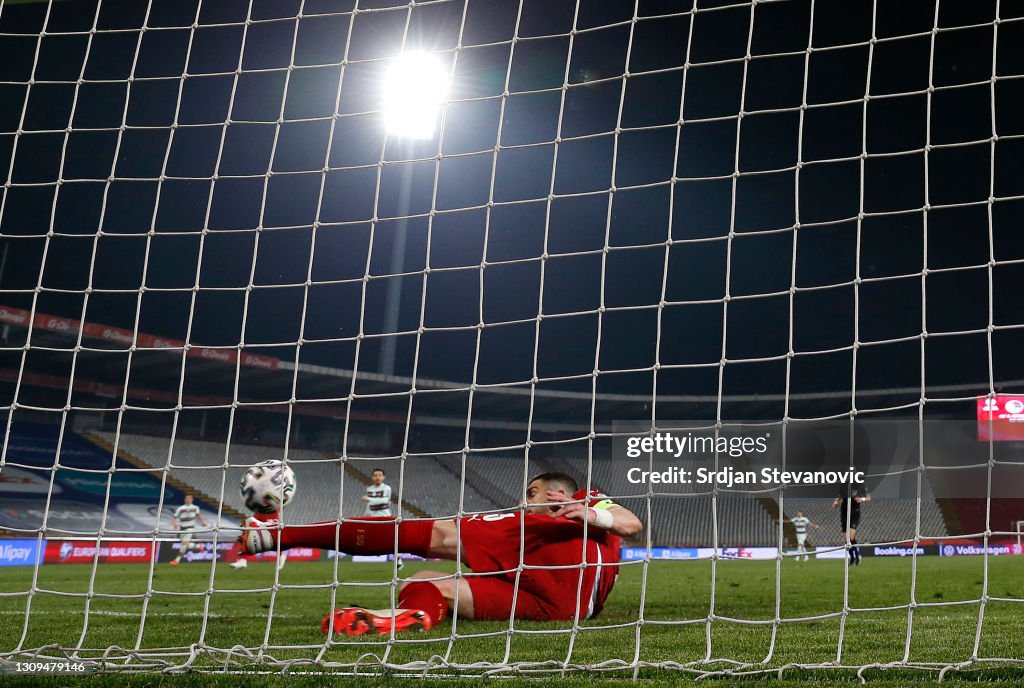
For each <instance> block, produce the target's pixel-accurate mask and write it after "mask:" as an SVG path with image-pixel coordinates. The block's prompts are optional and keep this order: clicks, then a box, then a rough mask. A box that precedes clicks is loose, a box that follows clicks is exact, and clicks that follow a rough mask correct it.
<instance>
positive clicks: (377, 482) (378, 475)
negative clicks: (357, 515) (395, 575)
mask: <svg viewBox="0 0 1024 688" xmlns="http://www.w3.org/2000/svg"><path fill="white" fill-rule="evenodd" d="M386 477H387V474H386V473H385V472H384V469H383V468H374V469H373V472H372V473H371V474H370V480H371V481H372V482H371V483H370V484H369V485H367V486H366V494H364V495H363V501H364V502H366V511H365V513H364V514H363V515H364V516H393V515H394V514H392V513H391V486H390V485H388V484H387V483H386V482H384V479H385V478H386ZM389 558H390V557H389ZM402 566H404V564H403V563H402V560H401V559H399V560H398V568H402Z"/></svg>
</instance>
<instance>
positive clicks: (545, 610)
mask: <svg viewBox="0 0 1024 688" xmlns="http://www.w3.org/2000/svg"><path fill="white" fill-rule="evenodd" d="M514 581H515V574H508V575H496V576H487V575H484V576H473V575H468V576H466V582H467V583H469V588H470V590H472V591H473V618H474V619H476V620H480V621H483V620H486V621H501V620H507V619H508V618H509V616H510V615H511V612H512V600H513V597H515V605H516V613H515V618H517V619H525V620H527V621H571V620H572V619H574V618H575V617H576V605H575V604H574V598H575V597H576V591H577V587H576V586H575V585H572V586H564V585H557V586H556V585H552V586H547V588H545V587H544V586H538V585H537V581H531V580H523V579H520V585H519V594H518V595H516V594H515V588H516V586H515V582H514ZM577 581H578V578H577ZM593 585H594V576H593V574H590V575H587V576H586V578H585V579H584V581H583V590H582V591H581V592H582V595H581V597H582V598H583V599H584V600H587V598H588V597H589V596H590V593H591V591H592V590H593ZM534 588H537V589H536V590H535V589H534ZM587 616H588V609H587V606H586V604H584V606H583V609H581V610H580V612H579V618H580V619H586V618H587Z"/></svg>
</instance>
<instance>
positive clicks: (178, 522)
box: [171, 494, 206, 566]
mask: <svg viewBox="0 0 1024 688" xmlns="http://www.w3.org/2000/svg"><path fill="white" fill-rule="evenodd" d="M196 521H199V524H200V525H202V526H203V528H205V527H206V521H204V520H203V515H202V514H200V513H199V507H198V506H196V505H195V504H193V503H192V495H189V494H187V495H185V503H184V504H182V505H181V506H179V507H178V508H177V509H175V510H174V518H173V519H172V524H173V527H174V530H177V531H178V538H179V539H180V540H181V548H180V549H179V550H178V556H177V557H175V558H174V559H172V560H171V566H177V565H178V564H179V563H181V559H182V557H184V556H185V552H188V551H189V550H193V549H195V548H196V546H195V544H194V543H193V542H192V531H194V530H195V527H196Z"/></svg>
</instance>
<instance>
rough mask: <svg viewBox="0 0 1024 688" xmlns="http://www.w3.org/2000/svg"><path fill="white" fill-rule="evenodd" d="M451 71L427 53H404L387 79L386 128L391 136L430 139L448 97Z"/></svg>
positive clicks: (388, 72)
mask: <svg viewBox="0 0 1024 688" xmlns="http://www.w3.org/2000/svg"><path fill="white" fill-rule="evenodd" d="M448 86H449V84H448V70H446V69H445V68H444V66H443V65H442V64H441V62H440V60H438V59H437V58H436V57H434V56H433V55H428V54H426V53H403V54H401V55H399V56H398V57H397V58H395V60H394V62H393V63H392V64H391V66H390V67H389V68H388V71H387V75H386V76H385V78H384V125H385V126H386V127H387V130H388V133H389V134H392V135H394V136H400V137H404V138H411V139H429V138H430V137H432V136H433V135H434V128H435V127H436V125H437V119H438V117H439V115H440V113H441V106H442V105H444V102H445V100H447V98H448Z"/></svg>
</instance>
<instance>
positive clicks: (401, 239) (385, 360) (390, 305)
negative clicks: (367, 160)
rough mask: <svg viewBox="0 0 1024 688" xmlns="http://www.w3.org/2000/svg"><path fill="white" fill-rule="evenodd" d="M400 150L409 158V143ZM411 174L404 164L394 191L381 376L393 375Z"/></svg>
mask: <svg viewBox="0 0 1024 688" xmlns="http://www.w3.org/2000/svg"><path fill="white" fill-rule="evenodd" d="M401 151H402V153H401V155H400V157H401V159H403V160H405V159H409V158H411V157H412V156H411V155H410V153H411V151H412V146H411V145H409V144H404V145H402V146H401ZM412 175H413V167H412V163H408V164H407V165H406V168H405V170H403V172H402V180H401V186H400V187H399V190H398V224H397V225H396V226H395V240H394V242H393V243H392V244H391V264H390V265H389V266H388V274H389V275H393V276H392V277H391V278H389V280H388V291H387V296H386V298H385V300H384V330H383V332H384V343H383V344H382V345H381V351H380V367H379V372H380V373H381V374H382V375H394V374H395V351H396V349H397V347H398V335H397V334H395V333H396V332H398V316H399V314H400V311H401V308H402V278H401V277H398V276H397V275H400V274H401V273H403V272H405V244H406V234H407V232H408V224H409V219H408V215H409V205H410V198H411V197H412Z"/></svg>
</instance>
